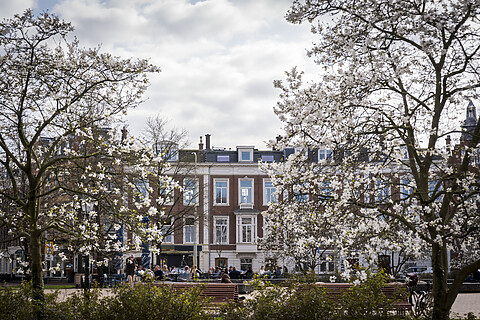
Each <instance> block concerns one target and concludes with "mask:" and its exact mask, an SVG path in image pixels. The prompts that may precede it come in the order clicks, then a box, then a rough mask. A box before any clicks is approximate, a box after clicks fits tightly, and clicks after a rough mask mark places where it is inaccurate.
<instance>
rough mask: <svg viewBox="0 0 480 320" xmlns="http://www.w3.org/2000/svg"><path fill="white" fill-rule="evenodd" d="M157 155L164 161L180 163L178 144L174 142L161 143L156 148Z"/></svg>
mask: <svg viewBox="0 0 480 320" xmlns="http://www.w3.org/2000/svg"><path fill="white" fill-rule="evenodd" d="M154 148H155V150H154V151H155V154H156V155H158V156H160V157H161V158H162V159H163V160H164V161H169V162H170V161H178V144H177V143H175V142H172V141H160V142H158V143H157V144H155V146H154Z"/></svg>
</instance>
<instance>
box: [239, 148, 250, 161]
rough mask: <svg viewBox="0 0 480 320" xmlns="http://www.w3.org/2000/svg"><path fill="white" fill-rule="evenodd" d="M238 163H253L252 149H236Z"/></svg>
mask: <svg viewBox="0 0 480 320" xmlns="http://www.w3.org/2000/svg"><path fill="white" fill-rule="evenodd" d="M237 151H238V161H239V162H253V147H237Z"/></svg>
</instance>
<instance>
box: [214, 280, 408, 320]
mask: <svg viewBox="0 0 480 320" xmlns="http://www.w3.org/2000/svg"><path fill="white" fill-rule="evenodd" d="M385 283H386V276H385V275H383V274H372V275H369V277H368V278H367V280H366V281H365V282H363V283H362V285H358V286H353V287H352V288H351V289H349V290H347V291H346V292H345V293H343V294H342V295H340V296H338V297H336V298H335V299H332V296H331V295H328V294H327V293H326V292H325V289H324V288H322V287H320V286H318V285H315V284H312V283H306V284H298V283H296V284H290V286H289V287H279V286H273V287H270V288H265V289H264V290H262V291H261V292H258V293H257V294H255V295H254V296H253V298H252V299H251V300H246V301H245V302H244V303H243V304H236V303H230V304H228V305H225V306H223V307H221V310H220V314H221V319H224V320H237V319H238V320H240V319H250V320H263V319H275V320H284V319H285V320H287V319H288V320H290V319H295V320H303V319H305V320H307V319H308V320H309V319H325V320H328V319H332V320H334V319H335V320H337V319H338V320H350V319H377V320H380V319H389V320H391V319H398V318H402V317H400V316H397V315H394V314H392V312H390V311H392V310H394V309H395V308H393V307H392V305H393V303H394V302H395V299H388V298H387V297H386V296H385V295H384V294H383V292H382V287H383V286H384V285H385ZM403 294H405V292H403V293H399V296H398V299H401V298H404V297H403Z"/></svg>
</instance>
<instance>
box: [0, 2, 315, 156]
mask: <svg viewBox="0 0 480 320" xmlns="http://www.w3.org/2000/svg"><path fill="white" fill-rule="evenodd" d="M6 2H10V3H12V4H13V3H17V1H16V0H11V1H6ZM24 2H25V3H24V5H25V6H28V5H33V6H35V4H30V3H29V2H28V1H24ZM42 3H43V4H42ZM290 3H291V0H262V1H258V0H241V1H240V0H238V1H233V0H232V1H227V0H205V1H186V0H115V1H113V0H110V1H101V0H58V1H56V2H55V3H54V1H48V2H45V1H44V0H42V1H40V2H39V4H38V5H37V7H38V9H39V10H40V9H45V7H47V8H48V9H49V11H50V12H54V13H56V14H58V15H59V16H60V17H62V18H63V19H65V20H67V21H70V22H72V24H73V25H74V26H75V35H76V36H77V37H78V38H79V40H80V42H81V44H82V45H84V46H87V47H88V46H96V45H98V44H99V43H101V44H102V50H104V51H109V52H112V53H113V54H115V55H119V56H122V57H138V58H150V59H151V61H152V63H155V64H157V65H159V66H160V67H161V69H162V72H161V73H160V74H156V75H152V77H151V82H152V85H151V87H150V88H149V89H148V91H147V93H146V97H147V98H148V100H147V101H146V102H145V103H144V104H142V105H141V106H140V107H139V108H138V109H136V110H133V111H131V112H130V113H129V115H128V121H129V127H130V130H131V131H132V132H133V133H135V134H139V133H140V132H141V129H142V128H143V125H144V123H145V120H146V118H147V117H148V115H151V114H154V113H160V114H161V115H162V116H164V117H165V118H167V119H170V120H171V125H172V126H175V127H178V128H185V129H187V130H188V131H189V133H190V137H191V138H190V140H191V142H192V147H196V146H197V143H198V136H200V135H204V134H205V133H211V134H212V144H213V145H215V146H224V147H232V148H233V147H235V146H236V145H255V146H256V147H258V148H265V144H264V143H263V142H264V141H267V140H270V139H273V138H274V137H275V136H276V135H277V134H279V133H280V128H281V125H282V124H281V123H280V122H279V120H278V119H277V118H276V116H275V115H274V113H273V110H272V109H273V107H274V106H275V104H276V101H277V99H278V94H279V92H278V91H277V90H276V89H274V88H273V85H272V82H273V80H274V79H281V78H283V77H284V71H285V70H288V69H290V68H291V67H292V66H296V65H297V66H299V68H300V69H305V68H306V69H308V70H311V69H313V62H311V61H310V60H309V59H308V58H306V55H305V48H308V47H310V46H311V43H312V41H313V36H312V35H311V34H310V32H309V27H308V26H306V25H305V26H303V25H300V26H299V25H291V24H289V23H287V22H286V21H285V20H284V18H283V17H284V15H285V13H286V11H287V9H288V7H289V5H290ZM4 6H5V1H2V2H1V3H0V9H2V8H3V7H4ZM19 7H21V6H19ZM20 11H21V10H20ZM2 12H3V11H2Z"/></svg>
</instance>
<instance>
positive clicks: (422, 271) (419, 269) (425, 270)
mask: <svg viewBox="0 0 480 320" xmlns="http://www.w3.org/2000/svg"><path fill="white" fill-rule="evenodd" d="M408 273H416V274H417V275H418V277H419V278H422V277H424V276H426V275H430V274H432V273H433V268H432V267H426V266H412V267H408V268H407V269H405V270H403V271H402V272H400V273H399V276H400V277H405V276H406V275H407V274H408Z"/></svg>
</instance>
